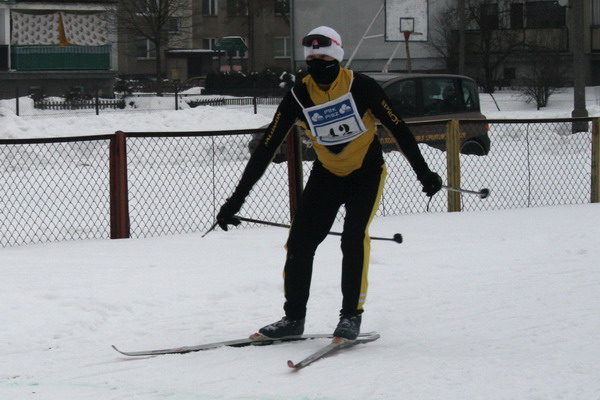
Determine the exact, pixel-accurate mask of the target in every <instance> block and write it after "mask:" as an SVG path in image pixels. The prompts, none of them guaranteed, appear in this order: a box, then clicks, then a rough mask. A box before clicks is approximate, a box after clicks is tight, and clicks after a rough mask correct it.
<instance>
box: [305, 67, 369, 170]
mask: <svg viewBox="0 0 600 400" xmlns="http://www.w3.org/2000/svg"><path fill="white" fill-rule="evenodd" d="M352 80H353V74H352V71H351V70H349V69H346V68H340V73H339V74H338V76H337V78H336V79H335V81H333V83H332V84H331V86H330V87H329V89H328V90H326V91H325V90H323V89H321V88H320V87H319V86H318V85H317V83H316V82H315V81H314V79H313V78H312V76H311V75H310V74H309V75H306V76H305V77H304V79H303V80H302V82H303V83H304V84H305V85H306V88H307V90H308V94H309V95H310V99H311V100H312V101H313V103H314V104H315V105H318V104H323V103H327V102H328V101H331V100H335V99H337V98H338V97H340V96H343V95H345V94H346V93H348V92H349V91H350V90H351V85H352ZM362 120H363V123H364V125H365V127H366V128H367V131H366V132H365V133H363V134H362V135H360V136H359V137H357V138H356V139H354V140H352V141H350V142H348V143H347V144H346V146H345V148H344V149H343V150H342V151H341V152H340V153H337V154H335V153H332V152H331V151H330V150H328V149H327V146H324V145H322V144H320V143H318V142H317V138H316V137H315V136H314V135H313V133H312V132H311V131H310V130H309V129H308V126H307V125H306V123H304V122H303V121H302V122H300V125H301V126H302V128H303V129H304V130H305V132H306V135H307V136H308V137H309V139H310V140H311V142H312V145H313V148H314V150H315V153H316V154H317V157H318V158H319V161H321V163H322V164H323V166H324V167H325V168H326V169H327V170H328V171H329V172H331V173H333V174H335V175H337V176H347V175H350V174H351V173H352V172H354V171H356V170H357V169H359V168H360V167H361V165H362V163H363V159H364V158H365V155H366V154H367V150H368V149H369V146H370V145H371V142H373V140H374V138H375V134H376V132H377V128H376V125H375V123H376V119H375V117H374V116H373V114H371V111H370V110H367V112H365V114H364V115H363V116H362Z"/></svg>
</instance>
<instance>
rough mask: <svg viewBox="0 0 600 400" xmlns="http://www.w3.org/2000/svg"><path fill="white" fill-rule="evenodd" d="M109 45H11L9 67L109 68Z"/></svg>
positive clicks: (53, 68)
mask: <svg viewBox="0 0 600 400" xmlns="http://www.w3.org/2000/svg"><path fill="white" fill-rule="evenodd" d="M110 59H111V45H109V44H108V45H102V46H40V45H13V46H11V67H12V69H15V70H17V71H68V70H110V66H111V64H110Z"/></svg>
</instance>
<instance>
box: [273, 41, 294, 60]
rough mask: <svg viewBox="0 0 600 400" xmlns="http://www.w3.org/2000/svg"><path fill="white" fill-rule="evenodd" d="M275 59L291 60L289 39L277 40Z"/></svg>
mask: <svg viewBox="0 0 600 400" xmlns="http://www.w3.org/2000/svg"><path fill="white" fill-rule="evenodd" d="M274 48H275V58H290V57H291V56H292V52H291V44H290V38H289V37H276V38H275V46H274Z"/></svg>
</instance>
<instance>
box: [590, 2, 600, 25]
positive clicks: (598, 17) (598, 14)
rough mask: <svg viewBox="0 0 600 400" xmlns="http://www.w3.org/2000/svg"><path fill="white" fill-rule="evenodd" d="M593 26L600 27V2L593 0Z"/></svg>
mask: <svg viewBox="0 0 600 400" xmlns="http://www.w3.org/2000/svg"><path fill="white" fill-rule="evenodd" d="M592 25H596V26H598V25H600V0H592Z"/></svg>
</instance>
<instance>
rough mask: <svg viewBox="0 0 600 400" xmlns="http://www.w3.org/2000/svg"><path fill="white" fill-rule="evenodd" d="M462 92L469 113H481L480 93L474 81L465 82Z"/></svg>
mask: <svg viewBox="0 0 600 400" xmlns="http://www.w3.org/2000/svg"><path fill="white" fill-rule="evenodd" d="M461 83H462V92H463V99H464V101H465V108H466V110H467V111H479V91H478V90H477V85H475V83H474V82H472V81H467V80H463V81H461Z"/></svg>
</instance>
